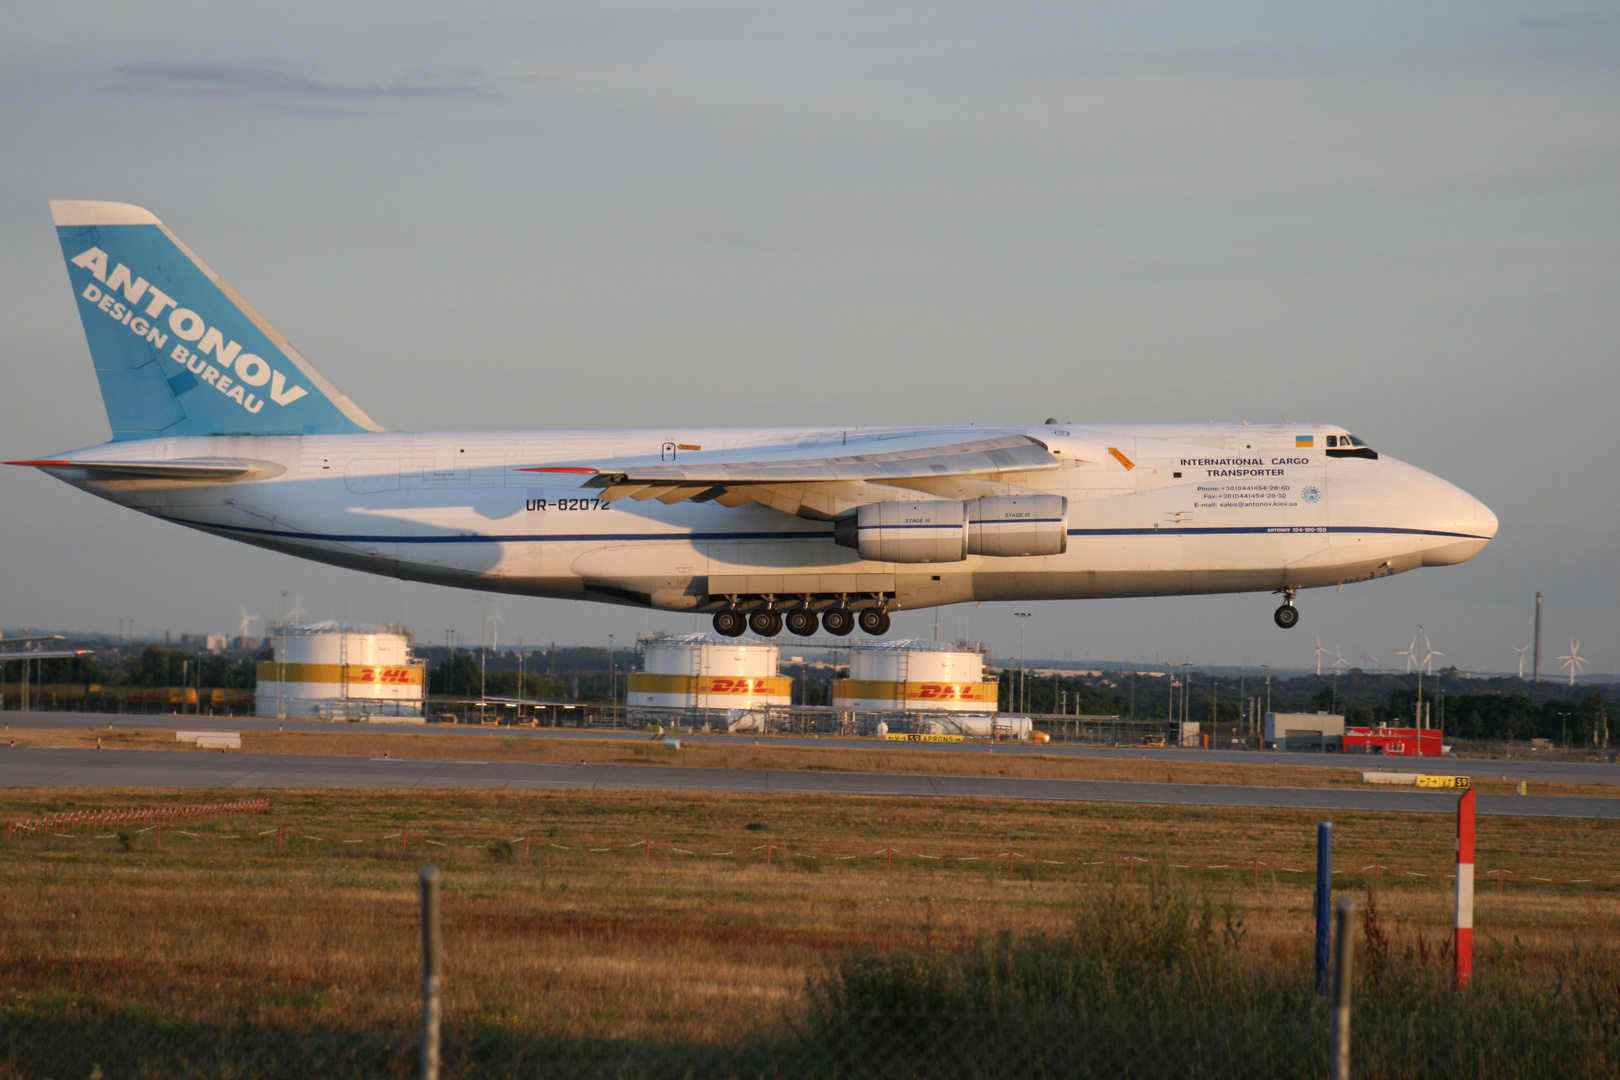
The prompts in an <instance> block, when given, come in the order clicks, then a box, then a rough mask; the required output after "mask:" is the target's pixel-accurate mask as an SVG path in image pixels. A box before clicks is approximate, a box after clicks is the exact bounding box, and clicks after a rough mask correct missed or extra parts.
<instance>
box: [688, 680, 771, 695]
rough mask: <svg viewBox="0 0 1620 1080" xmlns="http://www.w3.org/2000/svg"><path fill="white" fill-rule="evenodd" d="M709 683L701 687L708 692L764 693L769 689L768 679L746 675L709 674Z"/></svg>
mask: <svg viewBox="0 0 1620 1080" xmlns="http://www.w3.org/2000/svg"><path fill="white" fill-rule="evenodd" d="M708 682H709V685H708V686H707V687H704V688H702V689H703V690H706V691H707V692H708V693H710V694H764V693H767V692H769V690H770V682H771V681H770V680H769V679H765V678H759V679H751V678H746V677H738V678H731V677H726V676H711V677H710V678H709V680H708Z"/></svg>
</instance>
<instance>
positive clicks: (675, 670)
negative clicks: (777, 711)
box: [625, 634, 793, 710]
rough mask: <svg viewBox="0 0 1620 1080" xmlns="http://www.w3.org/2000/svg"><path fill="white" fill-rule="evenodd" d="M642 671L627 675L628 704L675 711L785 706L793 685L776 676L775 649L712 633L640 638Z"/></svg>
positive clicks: (788, 700) (776, 654)
mask: <svg viewBox="0 0 1620 1080" xmlns="http://www.w3.org/2000/svg"><path fill="white" fill-rule="evenodd" d="M641 647H642V670H641V671H638V672H635V673H633V674H631V675H630V676H629V680H628V685H627V687H626V690H627V693H626V697H625V700H626V702H627V703H628V704H630V705H633V706H634V705H643V706H651V707H661V708H674V709H726V710H733V709H744V710H746V709H756V708H759V707H760V706H763V705H787V704H789V703H790V702H791V701H792V692H793V680H792V679H790V678H787V677H786V676H783V675H779V674H777V670H778V669H777V659H778V651H777V648H776V646H774V645H766V644H763V643H754V642H750V641H738V640H737V639H735V638H726V637H719V636H716V635H713V634H680V635H673V634H671V635H658V636H654V637H650V638H644V639H642V643H641Z"/></svg>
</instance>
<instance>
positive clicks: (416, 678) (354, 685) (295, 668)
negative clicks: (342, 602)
mask: <svg viewBox="0 0 1620 1080" xmlns="http://www.w3.org/2000/svg"><path fill="white" fill-rule="evenodd" d="M272 644H273V651H274V659H272V660H261V661H260V662H259V666H258V687H257V689H256V692H255V707H254V712H255V713H256V714H257V715H259V716H306V717H319V718H325V719H351V718H359V717H364V716H374V715H385V716H421V715H422V702H423V696H424V693H425V691H426V680H425V679H424V678H423V675H424V671H425V665H424V664H423V662H422V661H420V660H417V659H416V658H415V657H414V656H413V655H412V654H411V641H410V638H409V637H408V636H407V635H406V634H404V633H403V632H401V631H400V630H399V629H397V628H394V627H387V626H360V625H355V624H353V623H339V622H319V623H309V624H307V625H304V626H287V627H281V628H278V629H277V630H276V631H275V633H274V635H273V636H272Z"/></svg>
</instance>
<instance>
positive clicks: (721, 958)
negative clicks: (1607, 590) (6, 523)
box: [0, 791, 1620, 1043]
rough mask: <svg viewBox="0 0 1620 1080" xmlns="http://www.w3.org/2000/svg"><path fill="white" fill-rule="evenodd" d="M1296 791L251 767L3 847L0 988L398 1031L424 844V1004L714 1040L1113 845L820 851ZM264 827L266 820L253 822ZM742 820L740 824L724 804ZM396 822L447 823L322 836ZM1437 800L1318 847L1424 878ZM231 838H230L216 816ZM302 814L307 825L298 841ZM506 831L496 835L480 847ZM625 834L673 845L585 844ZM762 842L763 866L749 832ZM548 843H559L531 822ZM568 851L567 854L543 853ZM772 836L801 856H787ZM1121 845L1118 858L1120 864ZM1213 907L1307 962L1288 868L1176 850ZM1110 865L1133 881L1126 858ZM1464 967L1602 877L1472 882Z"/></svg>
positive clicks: (1249, 829)
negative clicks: (873, 956) (148, 829)
mask: <svg viewBox="0 0 1620 1080" xmlns="http://www.w3.org/2000/svg"><path fill="white" fill-rule="evenodd" d="M5 795H6V798H5V799H4V801H3V802H0V813H3V814H5V815H6V816H8V817H12V816H20V815H22V814H24V813H29V812H33V811H38V810H44V809H62V808H70V807H72V806H79V807H86V806H96V805H121V806H132V805H152V804H161V803H166V802H171V801H174V800H176V799H179V800H193V799H196V800H200V799H205V798H208V797H209V796H208V795H207V794H204V793H197V792H185V793H165V792H139V793H130V792H119V793H108V792H102V791H52V792H50V793H49V794H48V800H47V799H42V798H35V797H34V795H35V793H24V792H15V791H13V792H7V793H5ZM1316 817H1317V815H1316V814H1313V813H1309V812H1298V811H1256V810H1248V809H1242V810H1228V809H1203V808H1197V809H1195V808H1178V807H1119V806H1104V805H1088V804H1042V805H1040V806H1038V807H1031V806H1029V805H1028V804H1021V803H1013V802H1001V801H987V800H937V799H935V800H907V799H874V798H833V797H828V796H778V797H771V798H760V797H756V796H738V795H704V794H689V793H681V794H669V793H639V792H638V793H613V794H598V793H583V792H570V791H558V792H505V791H502V792H484V791H451V792H434V793H432V794H423V793H421V792H411V793H400V792H346V791H318V792H278V793H275V794H274V795H272V813H271V814H270V815H269V816H267V817H254V818H243V819H241V820H239V821H237V822H234V823H227V822H219V823H209V824H206V825H203V826H199V827H197V828H195V829H193V830H191V831H193V832H197V833H200V834H203V835H200V836H196V837H188V836H183V835H176V834H175V833H174V832H173V831H172V830H170V831H169V832H168V833H167V834H166V835H165V837H164V839H163V843H162V847H161V848H159V847H158V846H157V845H156V842H155V836H154V835H153V834H150V833H147V834H138V835H131V836H130V837H129V840H128V844H127V849H126V845H125V844H124V843H121V842H120V841H118V840H113V839H104V840H90V839H83V838H75V837H55V838H52V837H39V838H33V839H30V840H28V841H24V842H12V843H10V844H8V845H7V846H6V848H5V849H4V852H5V862H6V867H7V871H6V874H5V876H4V879H3V883H0V910H4V912H5V913H6V914H5V916H4V920H3V923H0V988H3V993H4V996H5V999H6V1002H7V1003H8V1004H9V1005H11V1006H13V1007H15V1006H16V1005H17V1003H18V1002H38V1001H41V1000H46V999H51V998H53V996H54V997H55V998H56V999H60V1000H71V1001H80V1002H84V1003H87V1007H90V1008H93V1009H95V1010H101V1011H108V1012H112V1013H116V1014H129V1013H133V1014H138V1015H152V1016H156V1017H165V1018H170V1019H173V1020H176V1021H183V1022H186V1023H192V1024H203V1025H221V1026H232V1025H260V1026H269V1027H282V1026H286V1027H291V1028H294V1029H304V1028H312V1027H321V1026H330V1027H336V1028H343V1029H349V1030H403V1027H402V1025H403V1026H408V1022H409V1019H410V1017H411V1016H412V1015H413V1013H414V1007H415V1005H414V1002H415V994H416V971H417V969H416V964H417V962H418V961H417V952H416V950H417V938H416V908H415V894H414V872H415V868H416V867H417V866H418V865H420V864H421V863H423V862H427V861H433V862H436V863H438V864H439V865H441V866H443V867H444V868H445V869H446V894H445V919H446V926H445V940H446V947H447V952H448V980H447V987H448V1019H449V1022H450V1023H452V1024H460V1025H474V1026H476V1025H477V1024H479V1023H495V1024H499V1025H500V1026H502V1027H503V1028H506V1029H511V1030H522V1031H529V1032H536V1033H545V1034H550V1035H565V1036H573V1037H602V1038H615V1039H626V1038H641V1037H654V1038H660V1039H682V1040H692V1041H697V1042H707V1043H724V1042H727V1041H732V1040H735V1039H737V1038H739V1037H742V1036H743V1035H745V1034H747V1033H748V1032H749V1031H750V1030H756V1029H759V1028H762V1027H768V1026H769V1025H771V1024H774V1023H775V1022H777V1020H778V1019H779V1017H780V1015H781V1013H782V1010H783V1009H784V1008H786V1007H787V1006H789V1005H790V1003H792V1002H793V1001H794V1000H795V998H796V995H797V994H798V993H799V991H800V990H801V988H802V987H803V985H804V983H805V980H806V979H807V978H808V977H809V976H810V975H811V974H812V973H815V972H817V971H821V970H824V969H825V968H826V966H827V965H828V964H829V963H831V962H832V961H833V960H835V959H836V958H837V957H839V956H841V955H843V954H845V953H847V952H848V951H851V950H855V949H878V950H884V949H891V948H898V947H906V946H924V947H945V946H950V945H954V944H956V943H960V942H963V941H969V940H974V939H976V938H979V937H981V936H984V935H988V934H994V933H999V932H1002V931H1008V932H1012V933H1014V934H1019V935H1021V934H1029V933H1061V932H1062V931H1064V930H1065V929H1066V928H1067V927H1068V926H1069V925H1070V924H1071V922H1072V920H1073V919H1074V918H1075V917H1076V916H1075V913H1076V910H1077V907H1076V903H1077V900H1078V899H1080V898H1082V897H1084V896H1086V895H1089V894H1091V893H1094V892H1095V891H1096V890H1098V889H1107V888H1112V887H1115V886H1116V885H1117V884H1118V883H1119V882H1121V880H1122V878H1123V875H1124V872H1123V870H1122V869H1121V868H1119V867H1118V866H1110V867H1091V868H1081V867H1076V866H1072V865H1071V866H1052V865H1047V864H1043V863H1038V862H1033V861H1031V862H1026V863H1020V864H1019V865H1018V867H1017V869H1016V870H1015V871H1014V872H1013V873H1008V871H1007V867H1006V864H1005V862H1003V861H999V860H993V859H990V860H981V861H945V860H940V861H924V860H917V859H909V858H897V859H896V860H895V863H894V866H893V869H892V870H888V869H886V868H885V863H884V860H883V859H882V858H872V857H868V858H866V859H863V860H848V861H835V860H833V859H831V858H827V856H835V855H843V854H852V853H857V852H868V853H869V852H873V851H875V850H877V849H879V848H883V847H887V846H890V845H892V846H894V847H896V848H899V849H902V850H906V851H915V852H922V853H927V854H936V855H993V854H994V853H996V852H1003V851H1006V850H1008V849H1009V848H1015V849H1016V850H1018V851H1019V852H1021V853H1024V854H1027V855H1030V856H1034V857H1037V858H1050V859H1062V860H1065V861H1069V862H1073V861H1079V860H1084V859H1103V858H1114V857H1118V856H1120V855H1123V854H1127V853H1129V854H1134V855H1138V856H1141V857H1146V858H1150V859H1154V860H1157V861H1162V862H1178V863H1199V864H1204V863H1218V862H1226V861H1242V860H1250V859H1255V858H1258V859H1260V860H1262V861H1264V862H1267V863H1272V864H1277V865H1281V866H1291V867H1298V868H1300V869H1308V868H1309V867H1310V866H1311V859H1312V854H1311V844H1312V843H1313V838H1314V822H1315V820H1316ZM277 826H282V827H285V828H288V829H289V831H290V832H291V833H292V835H293V836H294V837H295V838H294V839H290V840H288V841H287V847H286V850H284V851H280V852H278V851H277V850H276V837H275V834H274V833H273V832H272V833H270V834H269V835H267V836H253V835H252V834H254V833H257V832H259V831H260V830H264V829H274V828H275V827H277ZM750 826H755V827H753V828H751V827H750ZM402 827H404V828H407V829H409V830H410V832H411V833H412V834H415V835H417V836H425V837H431V838H432V839H434V840H437V841H439V842H441V843H443V844H445V845H447V846H444V847H430V846H426V845H425V844H423V843H422V842H420V841H418V842H416V843H414V844H413V845H412V849H411V850H410V851H409V852H401V851H400V849H399V842H398V841H397V840H395V841H390V842H385V843H364V844H349V845H345V844H341V843H337V842H336V841H338V840H341V839H352V838H362V837H375V836H378V835H381V834H385V833H390V832H397V831H399V830H400V829H401V828H402ZM1452 828H1453V824H1452V822H1451V821H1450V820H1449V819H1448V818H1445V817H1441V816H1430V815H1410V816H1400V815H1392V814H1338V815H1336V817H1335V834H1336V835H1335V843H1336V849H1335V853H1336V856H1337V861H1336V865H1338V866H1341V867H1346V868H1351V869H1354V868H1356V867H1360V866H1365V865H1367V864H1370V863H1372V862H1374V861H1378V862H1382V863H1384V864H1386V865H1393V866H1397V867H1400V868H1402V869H1407V870H1413V871H1420V872H1426V873H1430V874H1434V875H1444V874H1445V873H1447V871H1448V870H1449V860H1450V858H1451V857H1452V850H1453V849H1452V843H1453V839H1452V835H1453V834H1452ZM226 835H239V836H243V837H244V838H243V839H234V840H226V839H218V838H217V837H221V836H226ZM303 835H314V836H321V837H323V838H325V840H326V842H320V843H318V842H315V841H311V840H304V839H297V838H296V837H299V836H303ZM525 835H527V836H530V837H532V838H533V840H532V842H531V853H530V854H528V855H525V854H524V852H523V845H522V843H521V842H520V843H518V844H517V845H515V847H514V848H513V849H511V850H510V852H508V850H507V849H504V848H500V847H496V848H495V849H494V850H493V851H492V850H490V847H489V845H490V844H491V843H492V842H494V841H500V840H505V839H510V838H512V837H520V836H525ZM645 838H653V839H656V840H667V841H673V842H675V843H678V844H679V846H681V847H685V848H690V849H693V850H695V851H698V852H714V851H726V850H729V851H735V852H739V853H740V854H739V855H738V856H734V857H717V856H712V855H707V854H704V855H691V856H683V855H676V854H672V853H670V852H667V851H655V852H654V854H653V855H652V857H651V859H647V858H645V857H644V854H643V853H641V852H634V851H631V852H626V851H609V852H595V853H591V852H587V851H586V850H584V849H586V848H589V847H597V848H602V847H612V848H623V847H626V846H628V845H631V844H634V843H635V842H636V841H640V840H643V839H645ZM767 841H768V842H770V843H771V844H772V845H775V846H776V850H775V851H774V852H773V865H771V866H766V865H765V863H764V853H763V852H762V851H761V852H750V851H749V849H750V848H753V847H755V846H756V845H762V844H764V843H766V842H767ZM550 845H560V847H553V846H550ZM563 848H567V849H568V850H562V849H563ZM783 848H785V849H787V850H788V851H789V852H800V853H814V854H817V855H821V856H823V858H821V859H817V860H811V859H807V858H803V857H795V856H793V855H791V854H790V855H789V856H788V857H786V858H784V857H783V855H782V849H783ZM1479 849H1480V850H1479V865H1480V868H1481V870H1487V869H1491V868H1494V867H1496V866H1503V865H1505V866H1508V867H1510V868H1514V869H1520V870H1523V871H1526V872H1532V873H1539V874H1542V875H1544V876H1555V877H1585V876H1591V872H1592V871H1593V870H1595V869H1599V868H1601V869H1603V870H1605V871H1607V872H1620V823H1617V822H1609V821H1586V820H1560V821H1556V822H1548V821H1545V820H1539V821H1528V820H1516V819H1500V818H1493V819H1487V820H1486V821H1485V822H1484V823H1483V826H1482V828H1481V831H1480V838H1479ZM1141 873H1142V871H1140V870H1138V871H1137V874H1138V875H1141ZM1180 873H1181V874H1183V875H1184V876H1186V877H1187V878H1188V879H1189V880H1191V881H1193V882H1195V887H1196V888H1198V889H1201V890H1208V891H1209V892H1210V893H1211V894H1212V895H1214V896H1215V897H1216V898H1218V899H1220V900H1222V901H1230V902H1231V903H1233V904H1234V905H1236V906H1237V907H1238V908H1239V909H1240V910H1241V912H1242V918H1243V920H1244V923H1245V927H1246V935H1247V937H1246V948H1249V949H1252V950H1254V952H1255V955H1256V956H1257V957H1259V958H1261V959H1264V960H1265V961H1266V962H1268V963H1278V962H1280V963H1286V964H1290V965H1295V964H1297V965H1305V964H1308V963H1309V934H1310V925H1311V923H1310V914H1309V913H1310V904H1311V897H1310V891H1309V885H1310V882H1309V876H1308V875H1306V874H1287V873H1281V872H1272V871H1269V870H1268V871H1262V873H1261V875H1260V881H1259V884H1258V886H1256V885H1255V883H1254V877H1253V871H1252V869H1251V868H1249V867H1244V868H1242V869H1235V870H1225V871H1207V870H1205V871H1181V872H1180ZM1374 884H1376V886H1377V888H1378V891H1379V895H1380V901H1379V903H1380V906H1381V908H1382V910H1383V911H1384V913H1385V915H1386V917H1388V918H1389V919H1390V920H1391V925H1392V926H1393V927H1394V932H1395V933H1396V935H1397V937H1398V940H1399V941H1403V942H1415V941H1417V940H1418V939H1422V940H1424V941H1425V942H1428V943H1430V944H1435V945H1437V944H1438V943H1440V942H1443V941H1444V940H1445V939H1446V938H1447V937H1448V936H1449V926H1450V920H1451V903H1452V900H1451V891H1450V890H1451V885H1450V882H1449V881H1448V880H1447V879H1446V878H1444V877H1443V876H1435V877H1429V878H1422V879H1419V878H1391V877H1390V876H1387V875H1386V876H1385V877H1383V878H1382V879H1380V880H1378V881H1377V882H1376V883H1375V882H1374V881H1373V880H1372V878H1371V875H1360V874H1346V875H1343V876H1341V878H1340V879H1339V887H1340V888H1341V889H1345V888H1348V889H1353V890H1357V891H1360V890H1364V889H1366V888H1367V887H1368V886H1370V885H1374ZM1127 887H1133V888H1134V887H1139V885H1138V883H1136V882H1133V883H1131V884H1130V885H1129V886H1127ZM1476 926H1477V927H1478V938H1479V946H1478V948H1479V952H1480V955H1481V957H1482V959H1481V966H1482V967H1485V966H1488V965H1489V964H1490V963H1491V962H1492V961H1491V960H1490V957H1491V955H1492V950H1493V949H1494V948H1496V947H1497V946H1498V945H1500V946H1501V947H1502V948H1504V949H1509V950H1514V949H1518V948H1522V949H1523V951H1524V956H1525V959H1526V962H1527V963H1528V965H1529V966H1530V968H1531V969H1533V970H1539V971H1543V972H1551V971H1554V970H1556V969H1557V967H1558V965H1559V964H1560V963H1561V961H1562V958H1564V957H1566V956H1567V955H1569V954H1570V953H1571V952H1572V951H1574V950H1577V949H1579V948H1580V947H1582V946H1583V945H1590V944H1591V943H1593V942H1596V941H1605V940H1606V941H1610V942H1612V941H1615V940H1617V931H1620V888H1615V887H1598V886H1590V885H1588V886H1548V885H1539V886H1531V885H1526V884H1521V883H1516V882H1514V881H1512V880H1510V881H1509V883H1508V888H1507V891H1506V892H1504V893H1501V894H1498V893H1496V892H1494V891H1490V890H1489V889H1488V888H1486V886H1485V885H1484V883H1482V884H1481V893H1480V895H1479V903H1478V908H1477V914H1476Z"/></svg>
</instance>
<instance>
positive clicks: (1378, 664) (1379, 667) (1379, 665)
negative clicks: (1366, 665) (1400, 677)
mask: <svg viewBox="0 0 1620 1080" xmlns="http://www.w3.org/2000/svg"><path fill="white" fill-rule="evenodd" d="M1362 659H1363V660H1371V661H1372V669H1373V670H1374V671H1383V670H1384V662H1383V661H1382V660H1380V659H1378V657H1376V656H1374V655H1373V654H1372V653H1368V654H1367V655H1365V656H1363V657H1362Z"/></svg>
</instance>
